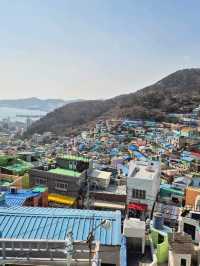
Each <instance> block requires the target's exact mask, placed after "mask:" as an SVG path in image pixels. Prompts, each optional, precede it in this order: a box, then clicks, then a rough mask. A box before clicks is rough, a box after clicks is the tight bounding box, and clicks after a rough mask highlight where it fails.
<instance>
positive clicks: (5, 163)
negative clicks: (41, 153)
mask: <svg viewBox="0 0 200 266" xmlns="http://www.w3.org/2000/svg"><path fill="white" fill-rule="evenodd" d="M0 167H1V168H2V172H10V173H11V174H15V175H24V174H25V173H26V172H28V171H29V170H30V169H31V168H32V167H33V165H32V164H31V163H28V162H25V161H23V160H20V159H18V158H17V157H14V156H7V155H1V156H0Z"/></svg>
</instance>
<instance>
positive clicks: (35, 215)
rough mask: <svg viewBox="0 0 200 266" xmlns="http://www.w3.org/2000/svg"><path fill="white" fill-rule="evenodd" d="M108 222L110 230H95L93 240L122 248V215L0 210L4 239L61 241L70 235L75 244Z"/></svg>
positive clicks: (47, 209) (63, 210)
mask: <svg viewBox="0 0 200 266" xmlns="http://www.w3.org/2000/svg"><path fill="white" fill-rule="evenodd" d="M104 219H107V220H109V221H110V222H111V224H112V226H111V228H110V229H109V230H105V229H104V228H102V227H98V228H97V230H96V231H95V240H98V241H100V243H101V244H103V245H121V213H120V212H119V211H115V212H111V211H95V210H78V209H61V208H60V209H59V208H38V207H12V208H6V207H0V232H1V233H2V237H3V238H15V239H38V240H39V239H51V240H64V239H65V238H66V234H67V233H68V232H69V231H72V233H73V238H74V240H75V241H82V240H86V239H87V236H88V234H89V232H90V231H91V230H92V228H94V227H96V226H97V225H99V224H100V223H101V222H102V220H104Z"/></svg>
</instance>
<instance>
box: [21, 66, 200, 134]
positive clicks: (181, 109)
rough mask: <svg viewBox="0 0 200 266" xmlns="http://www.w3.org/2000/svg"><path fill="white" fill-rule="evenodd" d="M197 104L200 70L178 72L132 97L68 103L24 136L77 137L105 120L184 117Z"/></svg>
mask: <svg viewBox="0 0 200 266" xmlns="http://www.w3.org/2000/svg"><path fill="white" fill-rule="evenodd" d="M199 104H200V69H184V70H179V71H177V72H175V73H173V74H171V75H169V76H167V77H165V78H163V79H162V80H160V81H158V82H157V83H155V84H153V85H151V86H148V87H145V88H143V89H141V90H138V91H136V92H134V93H130V94H126V95H120V96H117V97H115V98H112V99H108V100H94V101H83V102H75V103H70V104H67V105H65V106H62V107H61V108H58V109H56V110H55V111H53V112H51V113H48V114H47V115H46V116H45V117H43V118H41V119H40V120H38V121H36V122H35V123H34V124H33V125H32V127H31V128H30V129H29V130H28V131H27V132H26V136H30V135H31V134H33V133H43V132H45V131H52V132H54V133H56V134H60V135H69V134H71V133H77V132H79V131H80V130H83V129H85V128H88V127H89V126H90V125H92V124H93V123H95V121H97V120H99V119H104V118H108V119H109V118H128V119H136V118H141V119H155V120H157V121H163V120H164V119H165V118H166V115H167V114H169V113H173V112H175V113H187V112H190V111H192V109H193V108H195V107H196V106H198V105H199Z"/></svg>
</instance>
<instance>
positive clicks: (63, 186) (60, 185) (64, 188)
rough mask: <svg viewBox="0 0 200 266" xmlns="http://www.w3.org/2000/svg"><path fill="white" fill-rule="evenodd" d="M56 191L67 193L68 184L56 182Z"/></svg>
mask: <svg viewBox="0 0 200 266" xmlns="http://www.w3.org/2000/svg"><path fill="white" fill-rule="evenodd" d="M56 189H57V190H60V191H67V189H68V184H67V183H64V182H60V181H57V182H56Z"/></svg>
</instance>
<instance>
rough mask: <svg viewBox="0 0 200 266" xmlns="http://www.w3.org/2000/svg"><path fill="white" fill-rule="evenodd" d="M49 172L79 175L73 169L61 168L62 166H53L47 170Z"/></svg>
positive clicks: (79, 174)
mask: <svg viewBox="0 0 200 266" xmlns="http://www.w3.org/2000/svg"><path fill="white" fill-rule="evenodd" d="M48 172H49V173H53V174H58V175H66V176H72V177H73V176H74V177H80V176H81V173H79V172H76V171H73V170H68V169H63V168H55V169H51V170H49V171H48Z"/></svg>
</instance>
